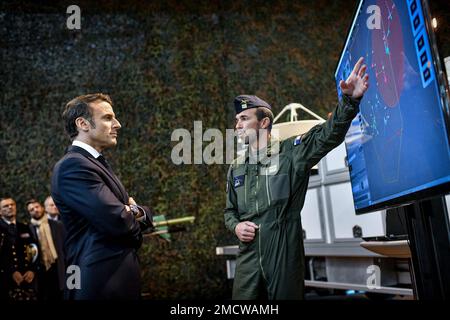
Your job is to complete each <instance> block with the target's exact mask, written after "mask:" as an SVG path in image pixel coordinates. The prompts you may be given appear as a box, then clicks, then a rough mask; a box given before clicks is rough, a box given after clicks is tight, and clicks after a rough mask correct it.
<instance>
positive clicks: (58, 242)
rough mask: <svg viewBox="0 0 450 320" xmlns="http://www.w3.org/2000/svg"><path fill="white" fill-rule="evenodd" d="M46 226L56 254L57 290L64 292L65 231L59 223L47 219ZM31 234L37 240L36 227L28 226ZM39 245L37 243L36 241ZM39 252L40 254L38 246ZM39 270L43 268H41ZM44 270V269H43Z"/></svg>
mask: <svg viewBox="0 0 450 320" xmlns="http://www.w3.org/2000/svg"><path fill="white" fill-rule="evenodd" d="M48 224H49V225H50V231H51V233H52V238H53V244H54V245H55V249H56V253H57V254H58V259H56V268H57V270H58V284H59V290H64V287H65V284H66V280H65V277H66V268H65V254H64V239H65V229H64V225H63V224H62V222H60V221H53V220H50V219H48ZM30 229H31V232H32V233H33V236H34V238H35V239H38V240H39V237H38V235H37V231H36V226H34V225H32V224H30ZM38 244H39V241H38ZM39 252H42V250H41V247H40V246H39ZM41 268H45V267H44V266H41ZM44 270H45V269H44Z"/></svg>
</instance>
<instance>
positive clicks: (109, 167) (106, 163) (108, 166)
mask: <svg viewBox="0 0 450 320" xmlns="http://www.w3.org/2000/svg"><path fill="white" fill-rule="evenodd" d="M97 160H98V161H100V163H101V164H103V166H104V167H105V168H106V170H108V171H109V172H111V173H113V170H112V168H111V166H110V165H109V163H108V161H106V159H105V157H104V156H102V155H100V156H99V157H98V158H97Z"/></svg>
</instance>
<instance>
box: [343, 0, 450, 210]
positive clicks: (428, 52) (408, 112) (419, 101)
mask: <svg viewBox="0 0 450 320" xmlns="http://www.w3.org/2000/svg"><path fill="white" fill-rule="evenodd" d="M428 21H429V20H428V16H427V15H426V13H425V12H424V10H423V8H422V3H421V1H419V0H372V1H364V0H363V1H361V2H360V3H359V6H358V9H357V11H356V14H355V16H354V18H353V22H352V25H351V28H350V31H349V33H348V35H347V38H346V42H345V45H344V49H343V51H342V54H341V56H340V60H339V63H338V66H337V68H336V73H335V78H336V85H337V90H338V95H339V99H341V98H342V92H341V90H340V88H339V81H340V80H341V79H343V80H345V79H346V78H347V76H348V75H349V74H350V72H351V70H352V69H353V66H354V65H355V63H356V61H358V59H359V57H361V56H362V57H364V59H365V64H366V65H367V73H368V74H369V77H370V78H369V82H370V85H369V89H368V90H367V92H366V93H365V95H364V97H363V99H362V100H361V104H360V112H359V114H358V115H357V116H356V118H355V119H353V121H352V124H351V127H350V129H349V131H348V133H347V135H346V138H345V142H346V148H347V161H348V166H349V171H350V179H351V184H352V192H353V199H354V204H355V209H356V212H357V213H364V212H370V211H374V210H376V209H380V208H387V207H391V206H398V205H401V204H405V203H408V202H411V201H414V200H419V199H421V198H423V197H425V196H432V195H437V194H439V193H445V192H448V191H449V185H450V184H449V181H450V149H449V141H448V133H447V119H448V115H447V113H446V112H444V102H445V101H444V100H443V98H442V97H443V95H442V94H441V91H440V89H439V83H438V77H437V76H436V74H438V73H437V72H436V69H435V62H434V58H433V57H434V54H436V53H435V51H432V47H431V46H430V38H429V35H428V33H427V30H428V29H427V25H428V24H427V23H428Z"/></svg>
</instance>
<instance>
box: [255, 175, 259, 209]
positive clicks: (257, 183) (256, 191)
mask: <svg viewBox="0 0 450 320" xmlns="http://www.w3.org/2000/svg"><path fill="white" fill-rule="evenodd" d="M258 190H259V175H256V190H255V199H256V214H258V215H259V208H258Z"/></svg>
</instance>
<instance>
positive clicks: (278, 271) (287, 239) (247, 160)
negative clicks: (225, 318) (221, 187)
mask: <svg viewBox="0 0 450 320" xmlns="http://www.w3.org/2000/svg"><path fill="white" fill-rule="evenodd" d="M358 111H359V100H355V99H351V98H349V97H348V96H344V97H343V99H342V100H341V101H340V102H339V103H338V105H337V107H336V109H335V110H334V112H333V114H332V116H331V117H330V118H329V119H328V120H327V121H326V122H325V123H323V124H321V125H317V126H315V127H313V128H312V129H311V130H310V131H309V132H307V133H306V134H304V135H303V136H298V137H293V138H289V139H286V140H284V141H282V142H280V143H279V148H278V150H272V149H274V148H273V147H270V146H269V148H268V150H267V152H264V154H268V155H269V156H270V158H268V157H267V155H266V156H265V157H262V158H260V161H256V160H255V159H254V158H252V156H251V155H249V154H248V153H246V154H245V155H244V156H242V157H243V158H240V159H239V158H238V159H236V160H234V162H233V164H232V165H231V166H230V169H229V171H228V178H227V200H226V208H225V225H226V227H227V228H228V229H229V230H230V231H232V232H233V233H234V232H235V228H236V225H237V224H238V223H239V222H241V221H252V222H254V223H255V224H257V225H259V229H258V230H257V232H256V235H255V238H254V239H253V241H250V242H241V241H240V242H239V252H238V255H237V261H236V271H235V278H234V285H233V299H238V300H241V299H269V300H280V299H302V298H303V291H304V271H305V262H304V261H305V259H304V247H303V232H302V225H301V220H300V211H301V209H302V208H303V204H304V202H305V196H306V191H307V188H308V181H309V176H310V170H311V168H312V167H313V166H314V165H316V164H317V163H318V162H319V161H320V159H321V158H322V157H324V156H325V155H326V154H327V153H328V152H329V151H331V150H332V149H333V148H335V147H337V146H338V145H339V144H341V143H342V141H343V140H344V137H345V134H346V133H347V131H348V129H349V127H350V124H351V121H352V119H353V118H354V117H355V116H356V114H357V113H358ZM267 159H272V161H271V162H270V161H267ZM275 159H276V160H275ZM277 163H278V164H277Z"/></svg>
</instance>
